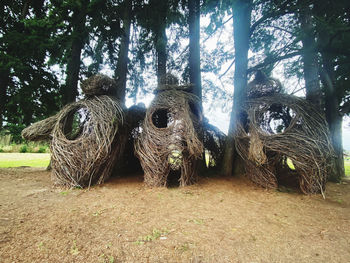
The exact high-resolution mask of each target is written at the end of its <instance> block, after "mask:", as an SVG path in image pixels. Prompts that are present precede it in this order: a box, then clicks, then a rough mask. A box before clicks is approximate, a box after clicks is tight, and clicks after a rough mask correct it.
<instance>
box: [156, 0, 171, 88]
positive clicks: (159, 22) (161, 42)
mask: <svg viewBox="0 0 350 263" xmlns="http://www.w3.org/2000/svg"><path fill="white" fill-rule="evenodd" d="M156 4H157V6H158V8H159V14H158V17H157V18H156V19H155V21H156V23H155V28H154V33H155V47H156V52H157V80H158V84H160V81H161V78H162V76H165V74H166V61H167V52H166V46H167V42H168V40H167V36H166V17H167V7H168V1H167V0H158V1H156Z"/></svg>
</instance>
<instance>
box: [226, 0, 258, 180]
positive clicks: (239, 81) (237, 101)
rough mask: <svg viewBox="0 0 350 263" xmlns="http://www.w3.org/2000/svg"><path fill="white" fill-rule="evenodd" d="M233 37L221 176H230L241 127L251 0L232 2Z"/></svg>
mask: <svg viewBox="0 0 350 263" xmlns="http://www.w3.org/2000/svg"><path fill="white" fill-rule="evenodd" d="M232 9H233V37H234V45H235V59H236V60H235V73H234V97H233V105H232V111H231V116H230V126H229V131H228V136H227V141H226V146H225V155H224V160H223V167H222V169H223V171H222V172H223V174H224V175H226V176H229V175H232V173H233V164H234V161H235V159H236V158H235V157H236V153H235V146H234V138H235V135H236V133H237V128H238V125H239V123H241V124H242V125H243V122H244V117H243V114H242V107H243V105H244V103H245V99H246V88H247V68H248V50H249V36H250V23H251V11H252V1H251V0H236V1H234V2H233V7H232Z"/></svg>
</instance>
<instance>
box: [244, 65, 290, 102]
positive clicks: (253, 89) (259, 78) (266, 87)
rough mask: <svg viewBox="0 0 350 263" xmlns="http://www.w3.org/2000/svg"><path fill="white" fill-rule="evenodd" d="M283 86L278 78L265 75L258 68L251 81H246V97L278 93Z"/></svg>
mask: <svg viewBox="0 0 350 263" xmlns="http://www.w3.org/2000/svg"><path fill="white" fill-rule="evenodd" d="M282 89H283V87H282V84H281V82H280V81H279V80H278V79H275V78H271V77H267V76H266V75H265V73H264V72H262V71H261V70H258V71H257V72H256V74H255V78H254V80H253V81H251V82H249V83H248V87H247V97H248V98H257V97H262V96H269V95H272V94H274V93H280V92H281V91H282Z"/></svg>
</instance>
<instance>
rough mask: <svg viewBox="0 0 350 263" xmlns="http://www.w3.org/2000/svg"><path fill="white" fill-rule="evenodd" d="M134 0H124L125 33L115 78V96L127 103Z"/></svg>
mask: <svg viewBox="0 0 350 263" xmlns="http://www.w3.org/2000/svg"><path fill="white" fill-rule="evenodd" d="M131 12H132V0H125V1H124V10H123V34H122V36H121V39H120V49H119V56H118V62H117V67H116V70H115V78H116V80H117V83H118V89H117V93H116V94H115V96H116V97H117V99H118V100H119V101H120V102H121V103H122V105H125V93H126V81H127V73H128V53H129V43H130V25H131Z"/></svg>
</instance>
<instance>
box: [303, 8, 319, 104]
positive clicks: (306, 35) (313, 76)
mask: <svg viewBox="0 0 350 263" xmlns="http://www.w3.org/2000/svg"><path fill="white" fill-rule="evenodd" d="M299 20H300V27H301V31H302V34H303V36H302V43H303V53H302V58H303V63H304V79H305V89H306V99H307V100H308V101H310V102H311V103H312V104H314V105H315V106H316V107H318V108H319V109H320V110H321V109H322V92H321V87H320V80H319V72H318V65H319V64H318V58H317V52H316V41H315V32H314V26H313V24H312V16H311V9H310V7H309V6H305V7H303V8H301V11H300V16H299Z"/></svg>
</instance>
